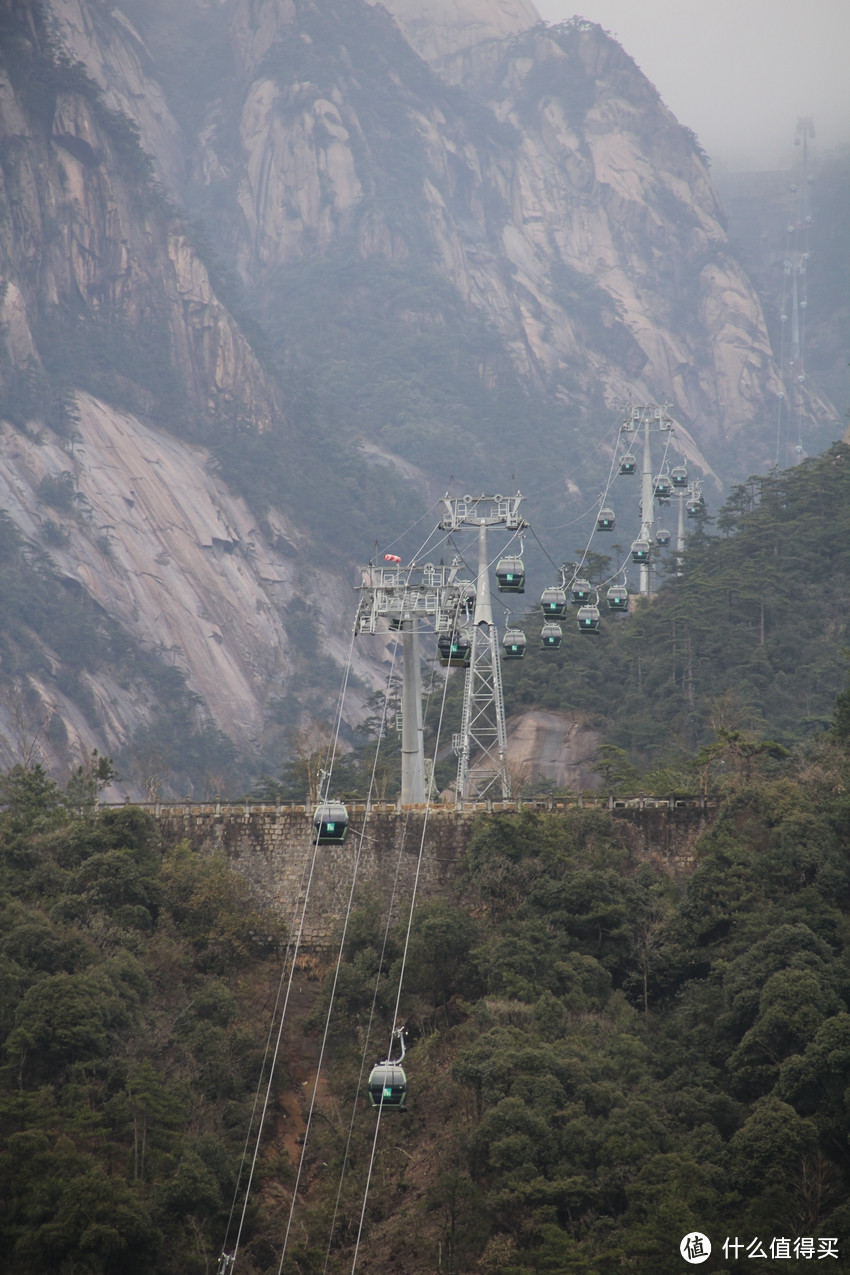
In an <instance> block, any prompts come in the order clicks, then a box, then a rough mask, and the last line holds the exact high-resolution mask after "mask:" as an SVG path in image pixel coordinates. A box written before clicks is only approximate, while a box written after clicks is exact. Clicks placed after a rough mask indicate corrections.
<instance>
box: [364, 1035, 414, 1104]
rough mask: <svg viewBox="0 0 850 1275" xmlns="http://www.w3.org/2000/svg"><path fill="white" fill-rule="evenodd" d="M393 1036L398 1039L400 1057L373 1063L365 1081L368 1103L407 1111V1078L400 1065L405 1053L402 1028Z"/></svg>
mask: <svg viewBox="0 0 850 1275" xmlns="http://www.w3.org/2000/svg"><path fill="white" fill-rule="evenodd" d="M393 1035H395V1036H397V1037H398V1039H399V1042H400V1044H401V1055H400V1056H399V1057H398V1058H385V1059H384V1060H383V1062H379V1063H375V1066H374V1067H373V1068H372V1070H371V1072H370V1073H369V1080H368V1081H367V1087H368V1090H369V1101H370V1102H371V1104H372V1106H373V1107H381V1108H392V1109H393V1110H395V1111H407V1076H406V1075H405V1074H404V1068H403V1067H402V1065H401V1064H402V1060H403V1059H404V1053H405V1049H404V1028H399V1029H398V1030H396V1031H395V1032H394V1033H393Z"/></svg>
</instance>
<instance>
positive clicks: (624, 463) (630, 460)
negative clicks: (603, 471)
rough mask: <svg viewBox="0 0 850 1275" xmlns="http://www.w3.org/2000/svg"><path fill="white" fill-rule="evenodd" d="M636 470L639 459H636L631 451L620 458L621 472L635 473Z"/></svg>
mask: <svg viewBox="0 0 850 1275" xmlns="http://www.w3.org/2000/svg"><path fill="white" fill-rule="evenodd" d="M636 470H637V460H636V459H635V457H634V456H632V454H631V452H628V453H627V454H626V455H625V456H623V457H622V458H621V460H620V473H621V474H634V473H635V472H636Z"/></svg>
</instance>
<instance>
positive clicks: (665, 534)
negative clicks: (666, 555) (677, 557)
mask: <svg viewBox="0 0 850 1275" xmlns="http://www.w3.org/2000/svg"><path fill="white" fill-rule="evenodd" d="M655 543H656V544H657V545H660V546H661V548H662V549H666V548H667V546H668V545H669V543H670V532H669V531H668V530H667V528H666V527H659V528H658V530H657V531H656V533H655Z"/></svg>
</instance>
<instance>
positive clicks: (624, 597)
mask: <svg viewBox="0 0 850 1275" xmlns="http://www.w3.org/2000/svg"><path fill="white" fill-rule="evenodd" d="M608 609H609V611H628V609H629V591H628V589H627V588H626V586H625V585H624V584H612V585H611V588H610V589H609V590H608Z"/></svg>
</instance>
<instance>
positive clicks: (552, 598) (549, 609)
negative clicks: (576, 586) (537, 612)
mask: <svg viewBox="0 0 850 1275" xmlns="http://www.w3.org/2000/svg"><path fill="white" fill-rule="evenodd" d="M540 607H541V610H542V611H543V614H544V615H566V614H567V595H566V592H565V590H564V589H562V588H560V586H558V585H550V587H549V588H548V589H544V590H543V592H542V594H541V595H540Z"/></svg>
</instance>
